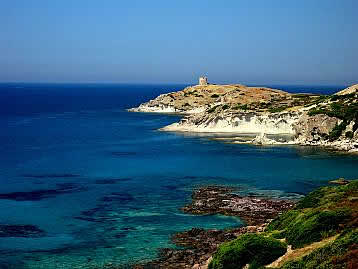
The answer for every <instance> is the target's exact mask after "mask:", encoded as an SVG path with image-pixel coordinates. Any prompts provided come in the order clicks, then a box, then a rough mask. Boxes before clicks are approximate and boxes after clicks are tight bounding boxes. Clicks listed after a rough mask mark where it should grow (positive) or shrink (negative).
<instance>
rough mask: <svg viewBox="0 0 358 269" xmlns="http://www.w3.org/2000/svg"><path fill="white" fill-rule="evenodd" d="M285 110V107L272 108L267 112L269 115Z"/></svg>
mask: <svg viewBox="0 0 358 269" xmlns="http://www.w3.org/2000/svg"><path fill="white" fill-rule="evenodd" d="M286 108H287V106H280V107H273V108H270V109H269V111H270V112H271V113H277V112H282V111H284V110H285V109H286Z"/></svg>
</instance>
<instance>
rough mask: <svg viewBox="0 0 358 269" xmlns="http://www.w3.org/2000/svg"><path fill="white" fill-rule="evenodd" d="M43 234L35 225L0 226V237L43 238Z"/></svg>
mask: <svg viewBox="0 0 358 269" xmlns="http://www.w3.org/2000/svg"><path fill="white" fill-rule="evenodd" d="M45 234H46V233H45V231H43V230H41V229H40V228H38V227H37V226H35V225H30V224H27V225H11V224H0V237H43V236H45Z"/></svg>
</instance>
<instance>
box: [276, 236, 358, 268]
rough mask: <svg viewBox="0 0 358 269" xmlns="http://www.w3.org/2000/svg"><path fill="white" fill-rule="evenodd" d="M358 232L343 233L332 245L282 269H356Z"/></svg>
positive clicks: (291, 262)
mask: <svg viewBox="0 0 358 269" xmlns="http://www.w3.org/2000/svg"><path fill="white" fill-rule="evenodd" d="M357 243H358V230H357V229H354V230H347V231H345V232H343V233H342V234H341V235H339V237H338V238H337V239H336V240H334V241H333V242H332V243H330V244H328V245H326V246H324V247H322V248H318V249H316V250H314V251H313V252H312V253H310V254H308V255H306V256H304V257H303V258H301V259H298V260H294V261H289V262H287V263H286V264H284V265H283V266H282V267H281V268H282V269H301V268H302V269H303V268H307V269H316V268H317V269H323V268H355V267H354V266H356V265H357V264H358V250H357V247H358V245H357Z"/></svg>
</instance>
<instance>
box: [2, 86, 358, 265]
mask: <svg viewBox="0 0 358 269" xmlns="http://www.w3.org/2000/svg"><path fill="white" fill-rule="evenodd" d="M185 86H188V85H153V84H148V85H147V84H45V83H31V84H29V83H2V84H0V268H2V269H3V268H21V269H23V268H36V269H37V268H46V269H52V268H104V266H105V265H108V264H114V265H123V266H126V265H130V264H134V263H138V262H143V261H148V260H151V259H153V258H156V257H157V255H158V253H159V251H160V249H161V248H167V247H174V246H173V244H172V243H171V241H170V238H171V236H172V235H173V234H174V233H176V232H179V231H184V230H188V229H191V228H193V227H200V228H204V229H224V228H231V227H239V226H242V225H245V224H244V223H243V221H242V220H240V219H239V218H236V217H227V216H222V215H211V216H194V215H190V214H184V213H183V212H182V211H181V210H180V208H181V207H183V206H184V205H186V204H187V203H189V202H190V199H191V194H192V190H193V189H194V188H197V187H199V186H205V185H208V184H219V185H230V186H236V187H238V191H239V192H240V193H242V194H244V195H245V194H250V195H259V196H268V197H275V198H276V197H279V198H285V199H299V198H300V197H302V195H305V194H307V193H308V192H310V191H311V190H313V189H315V188H317V187H320V186H324V185H327V184H328V181H329V180H332V179H336V178H339V177H344V178H346V179H353V178H357V176H358V173H357V172H358V171H357V170H358V156H357V155H350V154H345V153H337V152H333V151H330V150H327V149H322V148H317V147H302V146H255V145H244V144H230V143H224V142H222V141H218V140H215V139H213V138H215V134H210V135H208V134H190V133H169V132H162V131H158V128H160V127H163V126H165V125H168V124H170V123H173V122H176V121H178V120H179V119H180V116H178V115H171V114H154V113H133V112H127V111H126V109H127V108H130V107H134V106H138V105H139V104H140V103H142V102H144V101H147V100H149V99H152V98H154V97H156V96H158V95H159V94H161V93H167V92H172V91H177V90H180V89H182V88H184V87H185ZM270 86H271V87H274V88H278V89H282V90H286V91H289V92H306V93H307V92H311V93H320V94H331V93H334V92H336V91H338V90H341V89H343V88H345V85H338V86H309V85H306V86H302V85H301V86H287V85H270Z"/></svg>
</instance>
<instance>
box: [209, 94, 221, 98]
mask: <svg viewBox="0 0 358 269" xmlns="http://www.w3.org/2000/svg"><path fill="white" fill-rule="evenodd" d="M219 96H220V95H218V94H213V95H212V96H211V98H218V97H219Z"/></svg>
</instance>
